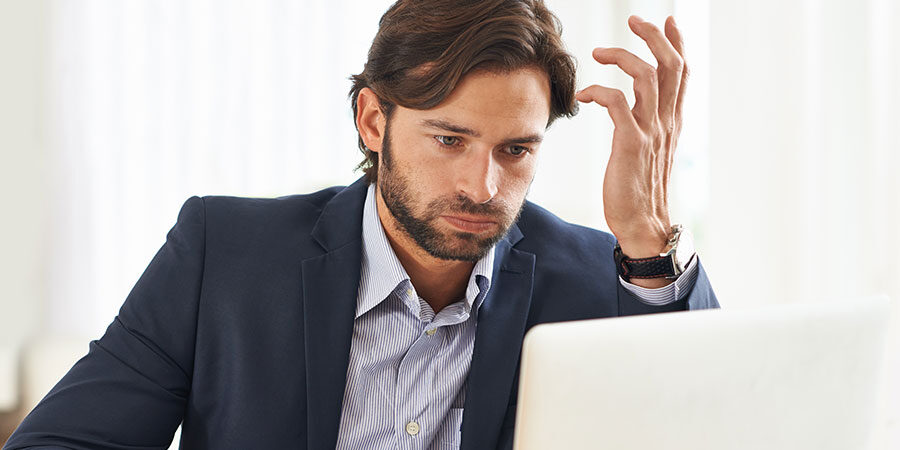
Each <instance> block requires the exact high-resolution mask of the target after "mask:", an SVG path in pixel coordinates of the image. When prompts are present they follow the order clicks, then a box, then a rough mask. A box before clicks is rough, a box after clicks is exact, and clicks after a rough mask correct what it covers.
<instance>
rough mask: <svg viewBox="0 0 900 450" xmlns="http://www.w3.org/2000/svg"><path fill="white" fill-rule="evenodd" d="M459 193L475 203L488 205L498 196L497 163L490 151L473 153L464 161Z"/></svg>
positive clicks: (458, 183)
mask: <svg viewBox="0 0 900 450" xmlns="http://www.w3.org/2000/svg"><path fill="white" fill-rule="evenodd" d="M462 163H463V166H462V167H460V174H459V177H458V180H459V181H458V182H457V191H458V192H459V193H461V194H462V195H465V196H466V197H468V198H469V199H470V200H472V201H473V202H475V203H478V204H481V203H487V202H488V201H490V200H491V199H492V198H494V196H495V195H497V175H498V173H497V171H498V170H499V167H497V162H496V161H494V155H493V152H492V151H490V150H483V151H471V152H469V155H468V158H465V159H464V160H463V161H462Z"/></svg>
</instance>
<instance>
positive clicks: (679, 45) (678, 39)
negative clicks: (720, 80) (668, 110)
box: [666, 16, 690, 124]
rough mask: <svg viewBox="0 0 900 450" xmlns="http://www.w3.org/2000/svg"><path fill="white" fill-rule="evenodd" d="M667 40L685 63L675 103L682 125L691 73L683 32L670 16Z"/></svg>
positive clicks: (678, 120) (676, 114)
mask: <svg viewBox="0 0 900 450" xmlns="http://www.w3.org/2000/svg"><path fill="white" fill-rule="evenodd" d="M666 38H667V39H668V40H669V42H671V43H672V47H673V48H674V49H675V51H676V52H678V54H679V55H680V56H681V61H682V62H683V63H684V67H683V68H682V71H681V84H680V85H679V87H678V99H677V100H676V101H675V118H676V124H680V120H681V105H682V104H683V103H684V91H685V88H686V87H687V80H688V77H689V76H690V71H689V70H688V67H687V63H686V62H685V61H686V60H685V57H684V38H683V37H682V36H681V30H679V29H678V26H676V25H675V18H674V17H672V16H669V17H668V18H667V19H666Z"/></svg>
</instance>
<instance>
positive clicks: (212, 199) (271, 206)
mask: <svg viewBox="0 0 900 450" xmlns="http://www.w3.org/2000/svg"><path fill="white" fill-rule="evenodd" d="M344 188H345V186H332V187H329V188H325V189H322V190H320V191H317V192H313V193H309V194H293V195H284V196H280V197H235V196H227V195H206V196H203V197H202V200H203V203H204V205H205V207H206V210H207V212H209V211H214V212H222V211H224V212H228V213H231V214H238V215H240V214H241V213H249V214H252V215H258V214H259V213H266V212H275V211H278V210H284V209H292V210H300V211H304V212H307V213H309V212H313V211H321V210H322V208H324V207H325V204H326V203H328V201H329V200H331V198H332V197H334V196H335V195H336V194H337V193H338V192H340V191H341V190H342V189H344Z"/></svg>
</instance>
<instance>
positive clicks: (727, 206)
mask: <svg viewBox="0 0 900 450" xmlns="http://www.w3.org/2000/svg"><path fill="white" fill-rule="evenodd" d="M709 18H710V21H709V24H710V34H709V37H710V41H709V42H710V63H711V66H710V74H709V76H710V82H711V83H710V119H711V120H710V122H709V136H710V150H709V167H710V174H711V183H710V203H709V209H708V210H707V211H706V214H705V217H706V218H705V220H703V222H704V229H705V233H704V235H703V243H702V244H701V247H700V248H701V251H702V252H703V255H704V256H705V259H704V261H705V263H706V267H707V269H708V271H709V274H710V278H711V280H712V283H713V285H714V287H715V288H716V292H717V294H718V295H719V298H720V299H721V300H722V303H723V304H724V305H726V306H731V307H747V306H751V305H759V304H770V303H782V302H815V301H821V300H843V301H851V300H852V299H853V298H854V297H860V296H866V295H873V294H888V295H890V296H891V297H892V298H893V299H894V300H895V310H894V312H893V331H892V334H891V336H890V343H891V347H890V348H889V356H890V363H889V372H888V373H887V376H888V377H889V379H890V380H891V381H892V383H891V388H890V389H889V390H888V392H886V394H885V395H884V396H883V398H882V400H883V401H884V403H885V407H886V408H887V411H888V416H887V418H886V419H885V422H884V427H882V428H881V429H880V430H881V433H882V434H881V435H880V436H879V443H878V445H879V446H878V447H875V448H883V449H887V448H891V449H893V448H900V436H898V434H900V425H898V422H900V392H898V390H897V386H898V383H897V380H900V370H898V369H900V367H898V365H900V357H898V356H900V345H898V344H900V336H898V334H897V328H898V326H897V324H898V319H897V317H898V313H897V310H896V301H900V259H898V258H897V256H896V255H898V254H900V182H898V175H900V155H898V150H900V140H898V134H897V130H898V128H900V113H898V105H900V88H898V83H900V32H898V31H897V26H896V24H897V23H900V5H898V4H897V2H895V1H893V0H860V1H853V2H850V1H818V0H807V1H784V0H758V1H754V2H710V15H709Z"/></svg>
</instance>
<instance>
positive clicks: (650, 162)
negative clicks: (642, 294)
mask: <svg viewBox="0 0 900 450" xmlns="http://www.w3.org/2000/svg"><path fill="white" fill-rule="evenodd" d="M628 25H629V27H630V28H631V30H632V31H633V32H634V33H635V34H637V35H638V36H639V37H640V38H641V39H643V40H644V41H645V42H646V43H647V45H648V46H649V47H650V50H651V51H652V52H653V55H654V56H655V57H656V61H657V66H656V67H653V66H652V65H650V64H648V63H647V62H645V61H643V60H642V59H640V58H638V57H637V56H635V55H634V54H633V53H631V52H629V51H627V50H625V49H622V48H596V49H594V51H593V56H594V59H595V60H597V62H599V63H600V64H615V65H617V66H619V68H621V69H622V70H623V71H625V73H627V74H628V75H630V76H631V77H632V78H634V97H635V103H634V107H633V108H629V105H628V101H627V100H626V98H625V94H623V93H622V91H620V90H618V89H612V88H608V87H605V86H600V85H596V84H595V85H592V86H589V87H587V88H585V89H582V90H581V91H579V92H578V93H577V94H576V96H575V98H576V99H577V100H578V101H581V102H584V103H590V102H595V103H598V104H600V105H602V106H604V107H606V109H607V111H608V112H609V116H610V117H611V118H612V120H613V124H614V125H615V131H614V133H613V141H612V152H611V154H610V158H609V164H608V165H607V167H606V176H605V178H604V180H603V205H604V214H605V216H606V223H607V225H609V229H610V231H612V233H613V234H614V235H615V236H616V238H617V239H618V241H619V245H621V247H622V251H623V253H625V254H626V255H628V257H630V258H644V257H650V256H656V255H659V253H660V252H661V251H662V250H663V248H664V247H665V245H666V236H667V235H668V233H669V230H670V228H671V223H670V221H669V204H668V185H669V175H670V173H671V171H672V158H673V155H674V153H675V146H676V144H677V142H678V136H679V134H680V133H681V121H682V115H681V111H682V109H681V108H682V103H683V101H684V91H685V82H686V81H687V77H688V70H687V66H686V65H685V62H684V44H683V39H682V36H681V32H680V31H679V30H678V27H677V26H676V25H675V19H674V18H673V17H671V16H669V17H668V18H667V19H666V23H665V34H663V32H662V31H661V30H660V29H659V28H657V27H656V26H655V25H653V24H652V23H650V22H646V21H644V20H643V19H641V18H640V17H637V16H631V17H629V18H628Z"/></svg>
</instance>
